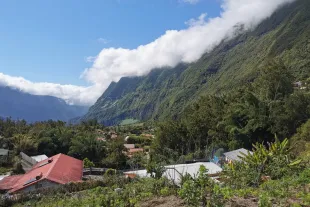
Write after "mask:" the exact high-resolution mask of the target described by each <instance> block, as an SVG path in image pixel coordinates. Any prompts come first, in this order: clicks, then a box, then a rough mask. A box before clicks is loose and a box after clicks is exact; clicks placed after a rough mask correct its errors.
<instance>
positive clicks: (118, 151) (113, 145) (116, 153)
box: [102, 139, 127, 169]
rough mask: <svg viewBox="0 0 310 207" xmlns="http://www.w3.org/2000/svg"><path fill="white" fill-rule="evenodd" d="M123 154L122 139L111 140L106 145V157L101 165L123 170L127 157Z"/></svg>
mask: <svg viewBox="0 0 310 207" xmlns="http://www.w3.org/2000/svg"><path fill="white" fill-rule="evenodd" d="M124 152H126V148H125V147H124V141H123V140H122V139H117V140H112V141H111V142H109V143H108V146H107V154H108V156H107V157H106V158H104V159H103V160H102V163H103V165H104V166H109V167H112V168H114V169H121V168H125V166H126V163H127V156H126V154H125V153H124Z"/></svg>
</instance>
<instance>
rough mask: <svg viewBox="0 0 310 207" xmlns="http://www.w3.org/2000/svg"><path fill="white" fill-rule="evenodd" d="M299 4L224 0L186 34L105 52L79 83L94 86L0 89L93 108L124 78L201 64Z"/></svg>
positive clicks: (18, 80) (1, 80)
mask: <svg viewBox="0 0 310 207" xmlns="http://www.w3.org/2000/svg"><path fill="white" fill-rule="evenodd" d="M293 1H295V0H272V1H271V0H223V1H222V5H221V7H222V13H221V14H220V16H219V17H216V18H209V19H206V17H207V14H201V15H200V16H199V17H198V18H197V19H190V20H189V21H187V22H186V24H187V25H188V28H187V29H184V30H168V31H166V32H165V34H163V35H162V36H161V37H159V38H157V39H156V40H154V41H153V42H151V43H149V44H146V45H140V46H139V47H137V48H135V49H132V50H130V49H125V48H113V47H112V48H105V49H103V50H102V51H101V52H100V53H99V54H98V55H97V56H95V57H88V58H87V60H88V61H93V64H92V66H91V67H90V68H88V69H86V70H85V71H84V72H83V73H82V74H81V78H83V79H85V80H86V81H88V82H89V83H90V84H91V86H89V87H81V86H74V85H60V84H54V83H44V82H42V83H34V82H31V81H28V80H25V79H24V78H22V77H12V76H8V75H5V74H2V73H0V85H4V86H9V87H12V88H16V89H19V90H21V91H24V92H27V93H31V94H35V95H51V96H55V97H58V98H62V99H64V100H66V101H67V102H68V103H70V104H76V105H91V104H93V103H94V102H95V101H96V100H97V99H98V98H99V96H100V95H101V94H102V93H103V92H104V90H105V89H106V88H107V87H108V85H109V84H110V83H111V81H118V80H119V79H120V78H121V77H125V76H141V75H146V74H148V73H149V72H150V71H151V70H152V69H154V68H161V67H174V66H176V65H177V64H178V63H180V62H185V63H191V62H195V61H197V60H198V59H199V58H200V57H201V56H202V55H203V54H204V53H206V52H209V51H211V50H212V49H213V48H214V47H215V46H216V45H217V44H219V43H220V42H221V41H222V40H224V39H226V38H230V37H233V34H234V26H235V25H237V24H243V25H244V28H245V29H246V30H248V29H251V28H253V27H255V26H257V25H258V24H259V23H260V22H261V21H262V20H264V19H265V18H267V17H269V16H270V15H271V14H272V13H273V12H274V11H275V10H276V9H277V8H278V7H279V6H282V5H283V4H285V3H291V2H293Z"/></svg>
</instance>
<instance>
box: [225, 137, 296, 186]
mask: <svg viewBox="0 0 310 207" xmlns="http://www.w3.org/2000/svg"><path fill="white" fill-rule="evenodd" d="M253 147H254V151H253V154H250V153H248V154H243V157H241V160H242V161H241V162H237V163H231V164H228V165H227V166H226V169H225V171H224V177H225V179H226V180H227V184H229V185H230V186H232V187H235V188H238V189H240V188H243V187H247V186H256V187H257V186H259V185H260V184H261V183H262V182H263V180H262V176H269V177H270V178H271V179H280V178H282V177H284V176H288V175H293V174H294V173H296V172H297V171H298V170H299V169H300V166H299V164H300V162H301V160H293V159H292V157H291V154H290V148H289V145H288V139H285V140H283V141H282V142H280V141H279V140H276V141H275V142H274V143H271V144H269V147H268V148H267V147H266V146H264V145H262V144H259V143H257V144H255V145H254V146H253Z"/></svg>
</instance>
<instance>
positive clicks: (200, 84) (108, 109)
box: [80, 0, 310, 125]
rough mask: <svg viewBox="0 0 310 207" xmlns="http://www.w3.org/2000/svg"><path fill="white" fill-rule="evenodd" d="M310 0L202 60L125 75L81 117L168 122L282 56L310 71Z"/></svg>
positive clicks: (298, 71)
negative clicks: (187, 107)
mask: <svg viewBox="0 0 310 207" xmlns="http://www.w3.org/2000/svg"><path fill="white" fill-rule="evenodd" d="M309 10H310V1H307V0H297V1H296V2H294V3H291V4H288V5H285V6H283V7H281V8H279V9H278V10H277V11H276V12H275V13H274V14H273V15H272V16H271V17H269V18H267V19H266V20H264V21H263V22H261V23H260V24H259V25H258V26H257V27H256V28H255V29H253V30H251V31H247V32H245V33H242V34H240V35H238V36H237V37H235V38H233V39H231V40H228V41H227V40H226V41H222V42H221V43H220V44H219V45H218V46H217V47H215V48H214V49H213V50H212V51H211V52H209V53H206V54H204V55H203V56H202V57H201V58H200V59H199V60H198V61H197V62H195V63H191V64H179V65H178V66H176V67H175V68H172V69H155V70H152V71H151V72H150V73H149V74H148V75H145V76H141V77H131V78H130V77H125V78H122V79H120V81H119V82H117V83H111V85H110V86H109V87H108V89H107V90H106V91H105V92H104V93H103V95H102V96H101V97H100V98H99V99H98V100H97V102H96V103H95V104H94V105H93V106H92V107H91V108H90V110H89V112H88V113H87V114H86V115H85V116H83V117H82V118H81V119H80V120H87V119H97V120H98V121H100V122H102V123H104V124H106V125H114V124H118V123H120V122H121V120H124V119H126V118H134V119H139V120H163V119H166V118H170V117H178V116H179V115H180V113H182V111H183V110H184V109H185V108H186V106H188V105H189V104H191V103H193V102H194V101H195V100H197V98H198V97H200V96H202V95H207V94H222V93H227V92H229V91H230V90H231V89H232V88H236V87H240V86H241V85H243V84H246V83H247V82H250V81H252V80H253V79H254V78H255V77H256V76H257V69H259V68H260V67H262V66H263V65H264V63H265V62H266V61H268V60H270V59H275V60H281V61H282V62H284V64H285V65H286V66H287V67H288V68H289V69H290V71H291V72H292V73H293V74H294V76H295V77H296V78H297V79H302V78H305V77H308V76H309V72H310V61H309V60H310V55H309V54H310V53H309V51H310V43H309V39H310V38H309V36H310V14H309V12H308V11H309Z"/></svg>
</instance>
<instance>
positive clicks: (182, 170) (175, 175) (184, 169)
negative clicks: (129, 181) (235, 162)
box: [125, 162, 222, 184]
mask: <svg viewBox="0 0 310 207" xmlns="http://www.w3.org/2000/svg"><path fill="white" fill-rule="evenodd" d="M201 165H203V166H205V167H206V168H207V169H208V174H217V173H220V172H222V168H221V167H219V166H217V165H216V164H214V163H212V162H197V163H192V164H179V165H167V166H165V168H166V171H165V172H164V174H163V176H165V177H167V178H168V179H170V180H172V181H174V182H175V183H176V184H179V183H180V181H181V176H182V175H185V174H186V173H188V174H190V175H191V176H192V177H195V176H196V175H197V174H198V172H199V168H200V166H201ZM125 174H130V175H132V174H136V175H137V176H139V177H150V175H149V174H148V173H147V171H146V170H137V171H130V172H126V173H125Z"/></svg>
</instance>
